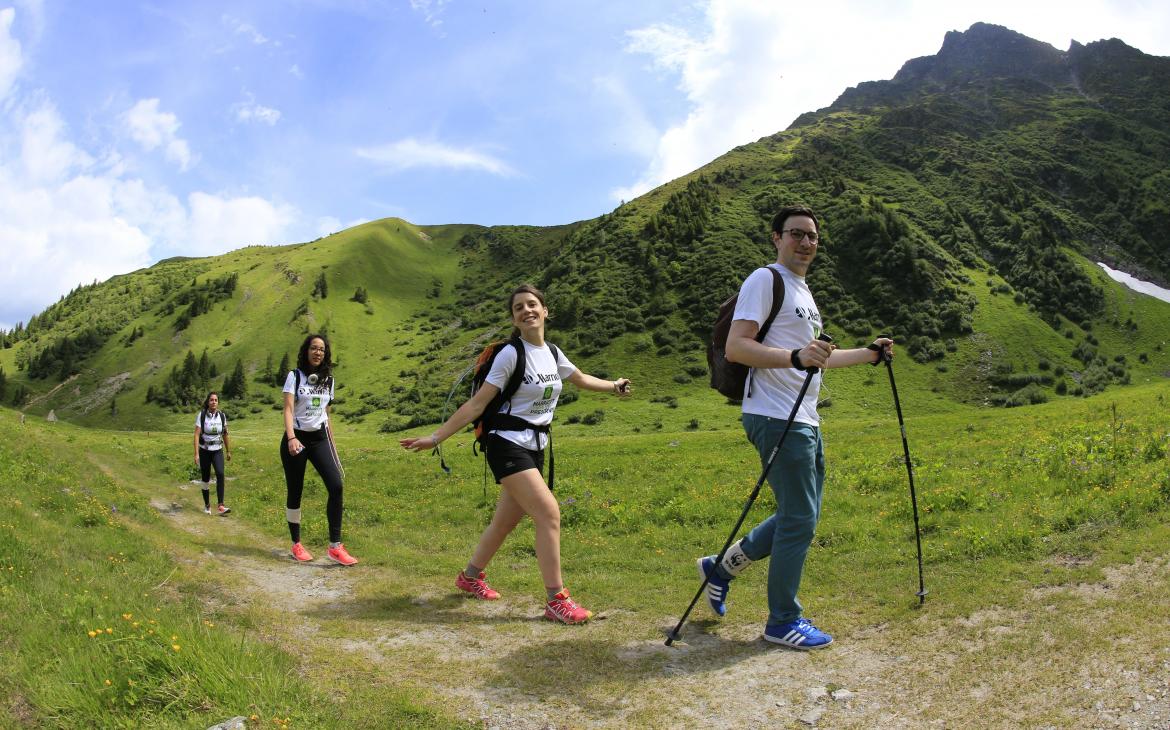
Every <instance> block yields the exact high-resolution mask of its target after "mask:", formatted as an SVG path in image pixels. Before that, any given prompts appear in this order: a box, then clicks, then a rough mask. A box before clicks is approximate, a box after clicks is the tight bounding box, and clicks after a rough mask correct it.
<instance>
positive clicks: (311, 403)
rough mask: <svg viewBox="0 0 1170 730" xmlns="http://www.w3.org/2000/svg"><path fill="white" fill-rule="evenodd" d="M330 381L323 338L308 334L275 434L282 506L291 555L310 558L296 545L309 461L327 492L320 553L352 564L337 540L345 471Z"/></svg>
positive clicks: (330, 369)
mask: <svg viewBox="0 0 1170 730" xmlns="http://www.w3.org/2000/svg"><path fill="white" fill-rule="evenodd" d="M333 385H334V383H333V359H332V353H331V352H330V349H329V340H328V339H326V338H325V336H324V335H309V336H308V337H306V338H305V341H304V342H303V343H302V344H301V349H300V352H299V353H297V369H296V370H293V371H292V372H290V373H289V374H288V377H287V378H285V380H284V437H283V438H281V440H280V462H281V464H282V465H283V466H284V481H285V484H286V485H287V486H288V499H287V500H286V502H285V508H286V510H285V511H286V514H287V519H288V531H289V534H290V535H291V536H292V549H291V551H290V552H291V553H292V556H293V557H294V558H296V559H297V560H299V561H302V562H305V561H309V560H312V559H313V556H312V555H311V554H310V553H309V551H308V550H306V549H305V547H304V545H301V493H302V492H303V491H304V489H305V462H312V464H313V468H315V469H316V470H317V473H318V474H320V475H321V481H323V482H325V489H326V491H327V492H328V493H329V499H328V501H327V502H326V505H325V515H326V516H327V517H328V518H329V550H328V551H327V552H326V555H327V556H328V557H329V559H330V560H332V561H333V562H335V563H340V564H342V565H353V564H355V563H357V558H355V557H353V556H352V555H350V554H349V551H347V550H346V549H345V545H342V544H341V514H342V500H341V481H342V479H343V477H344V476H345V474H344V472H343V471H342V469H341V460H340V459H338V458H337V449H336V448H334V446H333V431H332V430H331V429H330V427H329V403H330V401H332V400H333Z"/></svg>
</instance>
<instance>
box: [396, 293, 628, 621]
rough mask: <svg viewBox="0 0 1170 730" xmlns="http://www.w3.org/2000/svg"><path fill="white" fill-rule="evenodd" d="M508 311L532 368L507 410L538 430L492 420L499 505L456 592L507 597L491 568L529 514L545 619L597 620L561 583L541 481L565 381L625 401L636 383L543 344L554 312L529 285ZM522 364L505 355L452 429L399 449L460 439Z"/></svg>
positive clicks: (554, 529) (489, 448)
mask: <svg viewBox="0 0 1170 730" xmlns="http://www.w3.org/2000/svg"><path fill="white" fill-rule="evenodd" d="M508 311H509V312H510V313H511V316H512V324H513V325H514V329H513V330H512V335H513V337H519V339H520V344H521V345H522V346H523V347H524V353H525V361H526V368H525V372H524V380H523V382H522V383H521V385H520V387H519V389H518V390H517V391H516V393H515V395H513V396H512V398H511V399H510V400H509V402H508V403H507V404H505V405H504V406H503V407H502V408H501V410H502V411H505V412H507V414H508V415H509V416H511V417H514V418H519V419H520V420H521V421H523V422H527V423H528V424H531V425H532V426H534V427H536V430H534V429H532V428H528V429H525V428H523V425H524V424H523V423H518V422H517V421H515V420H514V419H513V418H509V419H507V422H506V423H504V424H502V426H503V427H501V428H495V427H493V426H492V424H491V420H490V416H489V419H488V429H489V430H488V433H487V435H486V437H485V439H484V454H485V456H486V458H487V462H488V466H489V467H491V470H492V474H493V475H494V476H495V478H496V482H497V483H499V484H500V485H501V488H500V499H499V501H498V502H497V503H496V512H495V514H494V515H493V516H492V521H491V524H490V525H488V527H487V529H485V530H484V531H483V534H482V535H481V536H480V538H479V544H478V545H477V546H476V548H475V552H474V553H472V556H471V561H470V562H469V563H468V564H467V567H466V569H464V570H463V571H461V572H460V573H459V575H458V576H457V577H456V579H455V585H456V586H457V587H458V588H459V589H460V590H463V591H466V592H468V593H470V594H472V595H473V596H475V597H476V598H481V599H484V600H489V601H490V600H495V599H497V598H499V597H500V594H499V593H498V592H496V591H495V590H493V589H492V588H491V586H489V585H488V584H487V581H486V576H485V573H484V569H485V568H486V567H487V564H488V562H489V561H491V559H492V557H493V556H494V555H495V554H496V551H497V550H499V549H500V545H502V544H503V542H504V539H505V538H506V537H507V536H508V535H509V534H510V533H511V532H512V530H513V529H515V528H516V525H518V524H519V523H520V520H521V519H523V517H524V515H529V516H530V517H532V521H533V523H535V527H536V561H537V563H538V564H539V566H540V574H541V578H542V579H543V580H544V587H545V592H546V596H545V598H546V601H547V603H546V604H545V611H544V616H545V618H547V619H550V620H553V621H560V622H562V623H566V624H579V623H583V622H584V621H587V620H588V619H589V617H590V616H592V615H593V614H592V612H590V611H587V610H585V609H584V608H581V607H580V606H578V605H577V604H576V602H574V601H573V599H572V598H570V597H569V591H568V589H567V588H565V584H564V582H563V580H562V578H561V512H560V505H559V504H558V503H557V500H556V497H554V496H553V494H552V492H551V491H550V490H549V487H548V485H547V484H546V483H545V481H544V477H543V476H542V470H543V468H544V449H545V448H546V446H547V444H548V434H547V426H548V424H550V423H552V419H553V411H554V409H555V408H556V404H557V398H558V397H559V396H560V393H561V381H562V379H563V380H567V381H569V382H570V383H572V384H573V385H576V386H577V387H578V388H582V389H584V390H594V391H599V392H609V393H614V394H616V395H619V396H625V395H628V394H629V392H630V387H629V385H630V381H629V379H627V378H620V379H618V380H614V381H609V380H602V379H600V378H595V377H593V376H592V375H586V374H585V373H583V372H581V371H580V370H578V369H577V368H576V366H574V365H573V363H571V362H570V361H569V359H568V358H567V357H565V355H564V354H563V353H561V352H560V351H559V350H556V351H554V350H552V349H550V348H549V346H548V344H547V343H546V342H545V341H544V325H545V321H546V320H547V319H548V309H547V307H546V306H545V303H544V294H543V293H541V292H540V290H539V289H537V288H536V287H534V286H531V285H528V284H524V285H522V286H519V287H517V288H516V290H515V291H513V292H512V295H511V297H509V299H508ZM516 363H517V351H516V348H515V347H511V346H507V347H504V348H502V349H501V350H500V351H499V353H498V354H497V355H496V358H495V360H494V361H493V363H492V367H491V371H490V372H489V373H488V375H487V379H486V380H485V381H484V384H483V386H481V387H480V389H479V390H478V391H477V392H476V394H475V395H474V396H472V397H471V399H470V400H468V401H467V402H466V403H464V404H463V405H462V406H460V408H459V410H457V411H455V413H454V414H452V415H451V417H450V418H449V419H447V422H446V423H444V424H443V425H441V426H439V428H438V429H436V430H435V432H434V433H433V434H431V435H430V436H424V437H423V438H407V439H402V440H401V441H400V442H399V443H401V444H402V446H403V447H404V448H407V449H411V450H413V451H422V450H426V449H433V448H435V446H437V445H438V444H439V443H440V442H441V441H443V440H444V439H446V438H447V437H449V436H451V435H452V434H455V433H458V432H459V431H460V430H461V429H463V428H464V427H465V426H467V425H468V424H470V423H471V422H472V421H474V420H475V419H476V418H478V417H479V416H480V414H482V413H483V412H484V409H485V408H487V406H488V405H489V404H490V403H491V401H492V399H493V398H495V396H496V395H497V394H498V393H500V392H501V391H502V390H503V389H504V387H505V385H506V384H507V382H508V378H509V376H511V375H512V373H513V371H514V370H515V368H516ZM517 427H520V428H517Z"/></svg>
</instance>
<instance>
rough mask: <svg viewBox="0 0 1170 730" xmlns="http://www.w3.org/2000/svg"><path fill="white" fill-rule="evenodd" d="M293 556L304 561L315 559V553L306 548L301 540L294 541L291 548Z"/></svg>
mask: <svg viewBox="0 0 1170 730" xmlns="http://www.w3.org/2000/svg"><path fill="white" fill-rule="evenodd" d="M289 552H290V553H292V556H293V557H294V558H296V559H297V560H298V561H300V562H302V563H307V562H309V561H310V560H312V559H313V554H312V553H310V552H309V551H308V550H306V549H305V546H304V545H302V544H300V543H299V542H294V543H293V546H292V550H289Z"/></svg>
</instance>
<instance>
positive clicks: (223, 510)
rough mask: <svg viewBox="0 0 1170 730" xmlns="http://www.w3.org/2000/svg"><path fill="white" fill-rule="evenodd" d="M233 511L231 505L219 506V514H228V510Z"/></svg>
mask: <svg viewBox="0 0 1170 730" xmlns="http://www.w3.org/2000/svg"><path fill="white" fill-rule="evenodd" d="M231 511H232V508H231V507H224V506H223V505H222V504H221V505H220V506H219V514H220V515H226V514H227V513H228V512H231Z"/></svg>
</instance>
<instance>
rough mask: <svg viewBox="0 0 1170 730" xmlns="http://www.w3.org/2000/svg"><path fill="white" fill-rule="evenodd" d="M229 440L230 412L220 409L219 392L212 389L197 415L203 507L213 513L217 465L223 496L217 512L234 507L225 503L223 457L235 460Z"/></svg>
mask: <svg viewBox="0 0 1170 730" xmlns="http://www.w3.org/2000/svg"><path fill="white" fill-rule="evenodd" d="M231 448H232V447H231V442H230V441H229V440H228V428H227V416H226V415H224V413H223V411H221V410H219V394H218V393H214V392H213V393H208V394H207V397H206V398H204V399H203V408H202V409H201V410H200V411H199V413H198V414H196V416H195V465H196V466H198V467H199V475H200V477H202V479H203V511H204V512H206V513H207V514H211V469H212V467H214V468H215V496H216V497H217V498H219V507H217V508H216V514H219V515H226V514H227V513H228V512H231V511H232V510H231V508H230V507H225V506H224V504H223V460H224V457H225V456H226V457H227V460H228V461H231V460H232V451H231Z"/></svg>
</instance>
